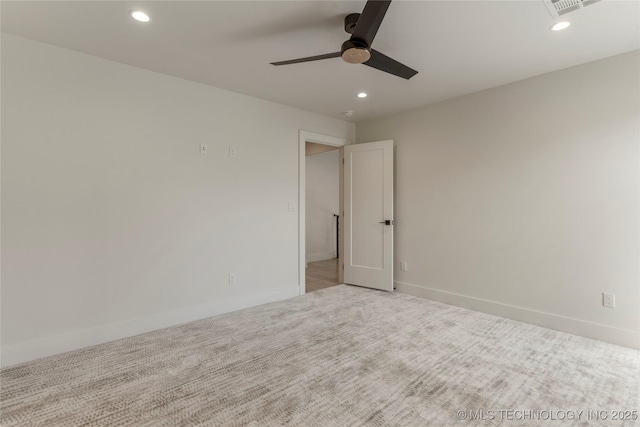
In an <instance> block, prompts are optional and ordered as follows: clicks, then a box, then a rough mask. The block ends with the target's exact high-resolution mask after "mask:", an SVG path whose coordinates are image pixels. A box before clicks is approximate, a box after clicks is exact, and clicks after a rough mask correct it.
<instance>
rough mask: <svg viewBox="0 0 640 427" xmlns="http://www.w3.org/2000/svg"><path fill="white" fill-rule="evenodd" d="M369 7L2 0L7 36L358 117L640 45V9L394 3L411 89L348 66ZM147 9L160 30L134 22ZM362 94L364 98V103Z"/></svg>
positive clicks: (392, 34) (380, 41) (391, 21)
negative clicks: (351, 23) (556, 18)
mask: <svg viewBox="0 0 640 427" xmlns="http://www.w3.org/2000/svg"><path fill="white" fill-rule="evenodd" d="M364 4H365V2H364V1H349V2H345V1H335V0H334V1H328V0H326V1H302V0H299V1H155V2H143V1H122V2H120V1H68V2H67V1H39V2H31V1H3V2H2V31H5V32H8V33H12V34H16V35H19V36H23V37H27V38H31V39H35V40H39V41H43V42H47V43H51V44H54V45H57V46H62V47H65V48H69V49H73V50H77V51H81V52H85V53H88V54H91V55H96V56H99V57H103V58H107V59H111V60H114V61H118V62H122V63H125V64H130V65H133V66H136V67H140V68H145V69H148V70H153V71H157V72H160V73H165V74H169V75H172V76H176V77H181V78H184V79H188V80H192V81H196V82H201V83H205V84H208V85H211V86H216V87H219V88H224V89H228V90H231V91H234V92H239V93H244V94H247V95H252V96H255V97H258V98H263V99H267V100H271V101H275V102H278V103H282V104H287V105H291V106H294V107H298V108H301V109H304V110H308V111H314V112H317V113H320V114H324V115H328V116H332V117H337V118H344V117H342V115H341V112H342V111H345V110H354V111H355V114H354V115H353V117H352V118H351V119H350V120H351V121H358V120H362V119H367V118H372V117H377V116H381V115H387V114H391V113H394V112H399V111H402V110H407V109H410V108H415V107H418V106H423V105H427V104H430V103H433V102H437V101H440V100H444V99H448V98H453V97H456V96H460V95H463V94H466V93H471V92H476V91H479V90H483V89H487V88H490V87H494V86H498V85H502V84H505V83H508V82H512V81H517V80H521V79H524V78H527V77H532V76H536V75H539V74H543V73H547V72H550V71H554V70H558V69H563V68H567V67H571V66H574V65H578V64H581V63H585V62H589V61H593V60H596V59H600V58H604V57H607V56H612V55H616V54H620V53H623V52H627V51H630V50H634V49H638V48H640V2H638V1H616V0H603V1H601V2H599V3H595V4H593V5H591V6H588V7H586V8H585V9H583V10H579V11H577V12H573V13H571V14H568V15H566V16H565V18H566V19H567V20H569V21H571V23H572V25H571V27H570V28H569V29H568V30H565V31H562V32H558V33H554V32H552V31H549V26H550V25H551V24H552V23H553V19H552V18H551V15H550V14H549V12H548V11H547V8H546V6H545V4H544V2H543V0H536V1H451V0H449V1H403V0H395V1H394V2H393V3H392V4H391V6H390V7H389V10H388V12H387V15H386V17H385V19H384V21H383V23H382V26H381V27H380V31H379V32H378V34H377V36H376V39H375V41H374V43H373V47H374V48H375V49H376V50H379V51H381V52H383V53H385V54H386V55H388V56H391V57H392V58H394V59H396V60H398V61H400V62H403V63H405V64H406V65H408V66H410V67H412V68H414V69H416V70H418V71H419V74H417V75H416V76H415V77H414V78H412V79H411V80H404V79H401V78H398V77H395V76H392V75H390V74H386V73H383V72H381V71H378V70H375V69H373V68H370V67H367V66H363V65H351V64H347V63H345V62H343V61H342V60H341V59H339V58H336V59H328V60H323V61H319V62H311V63H305V64H295V65H287V66H281V67H275V66H272V65H270V64H269V63H270V62H274V61H280V60H286V59H293V58H298V57H303V56H311V55H318V54H323V53H329V52H335V51H339V50H340V45H341V44H342V42H343V41H345V40H347V39H348V38H349V35H348V34H347V33H345V32H344V30H343V18H344V16H345V15H347V14H348V13H352V12H361V11H362V9H363V7H364ZM132 9H142V10H144V11H146V12H147V13H148V14H149V15H150V16H151V19H152V20H151V22H149V23H147V24H141V23H138V22H135V21H133V20H132V19H131V18H130V17H129V15H128V12H129V11H130V10H132ZM360 91H366V92H368V93H369V97H368V98H366V99H358V98H356V94H357V93H358V92H360Z"/></svg>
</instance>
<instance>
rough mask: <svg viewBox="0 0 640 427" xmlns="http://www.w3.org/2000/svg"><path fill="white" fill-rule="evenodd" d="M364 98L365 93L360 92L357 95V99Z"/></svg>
mask: <svg viewBox="0 0 640 427" xmlns="http://www.w3.org/2000/svg"><path fill="white" fill-rule="evenodd" d="M366 97H367V94H366V93H365V92H360V93H359V94H358V98H366Z"/></svg>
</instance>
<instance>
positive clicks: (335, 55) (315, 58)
mask: <svg viewBox="0 0 640 427" xmlns="http://www.w3.org/2000/svg"><path fill="white" fill-rule="evenodd" d="M340 55H341V53H340V52H333V53H325V54H324V55H316V56H307V57H306V58H298V59H290V60H288V61H280V62H272V63H271V65H289V64H299V63H301V62H311V61H319V60H321V59H329V58H339V57H340Z"/></svg>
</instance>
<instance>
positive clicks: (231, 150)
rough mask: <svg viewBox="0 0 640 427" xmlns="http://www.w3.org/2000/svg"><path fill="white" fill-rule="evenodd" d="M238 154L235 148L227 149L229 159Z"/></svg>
mask: <svg viewBox="0 0 640 427" xmlns="http://www.w3.org/2000/svg"><path fill="white" fill-rule="evenodd" d="M236 154H238V152H237V151H236V147H229V157H231V158H234V157H235V156H236Z"/></svg>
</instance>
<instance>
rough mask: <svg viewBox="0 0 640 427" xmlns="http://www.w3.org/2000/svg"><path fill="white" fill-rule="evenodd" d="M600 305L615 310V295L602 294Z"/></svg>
mask: <svg viewBox="0 0 640 427" xmlns="http://www.w3.org/2000/svg"><path fill="white" fill-rule="evenodd" d="M602 305H604V306H605V307H609V308H616V294H609V293H607V292H604V293H603V294H602Z"/></svg>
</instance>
